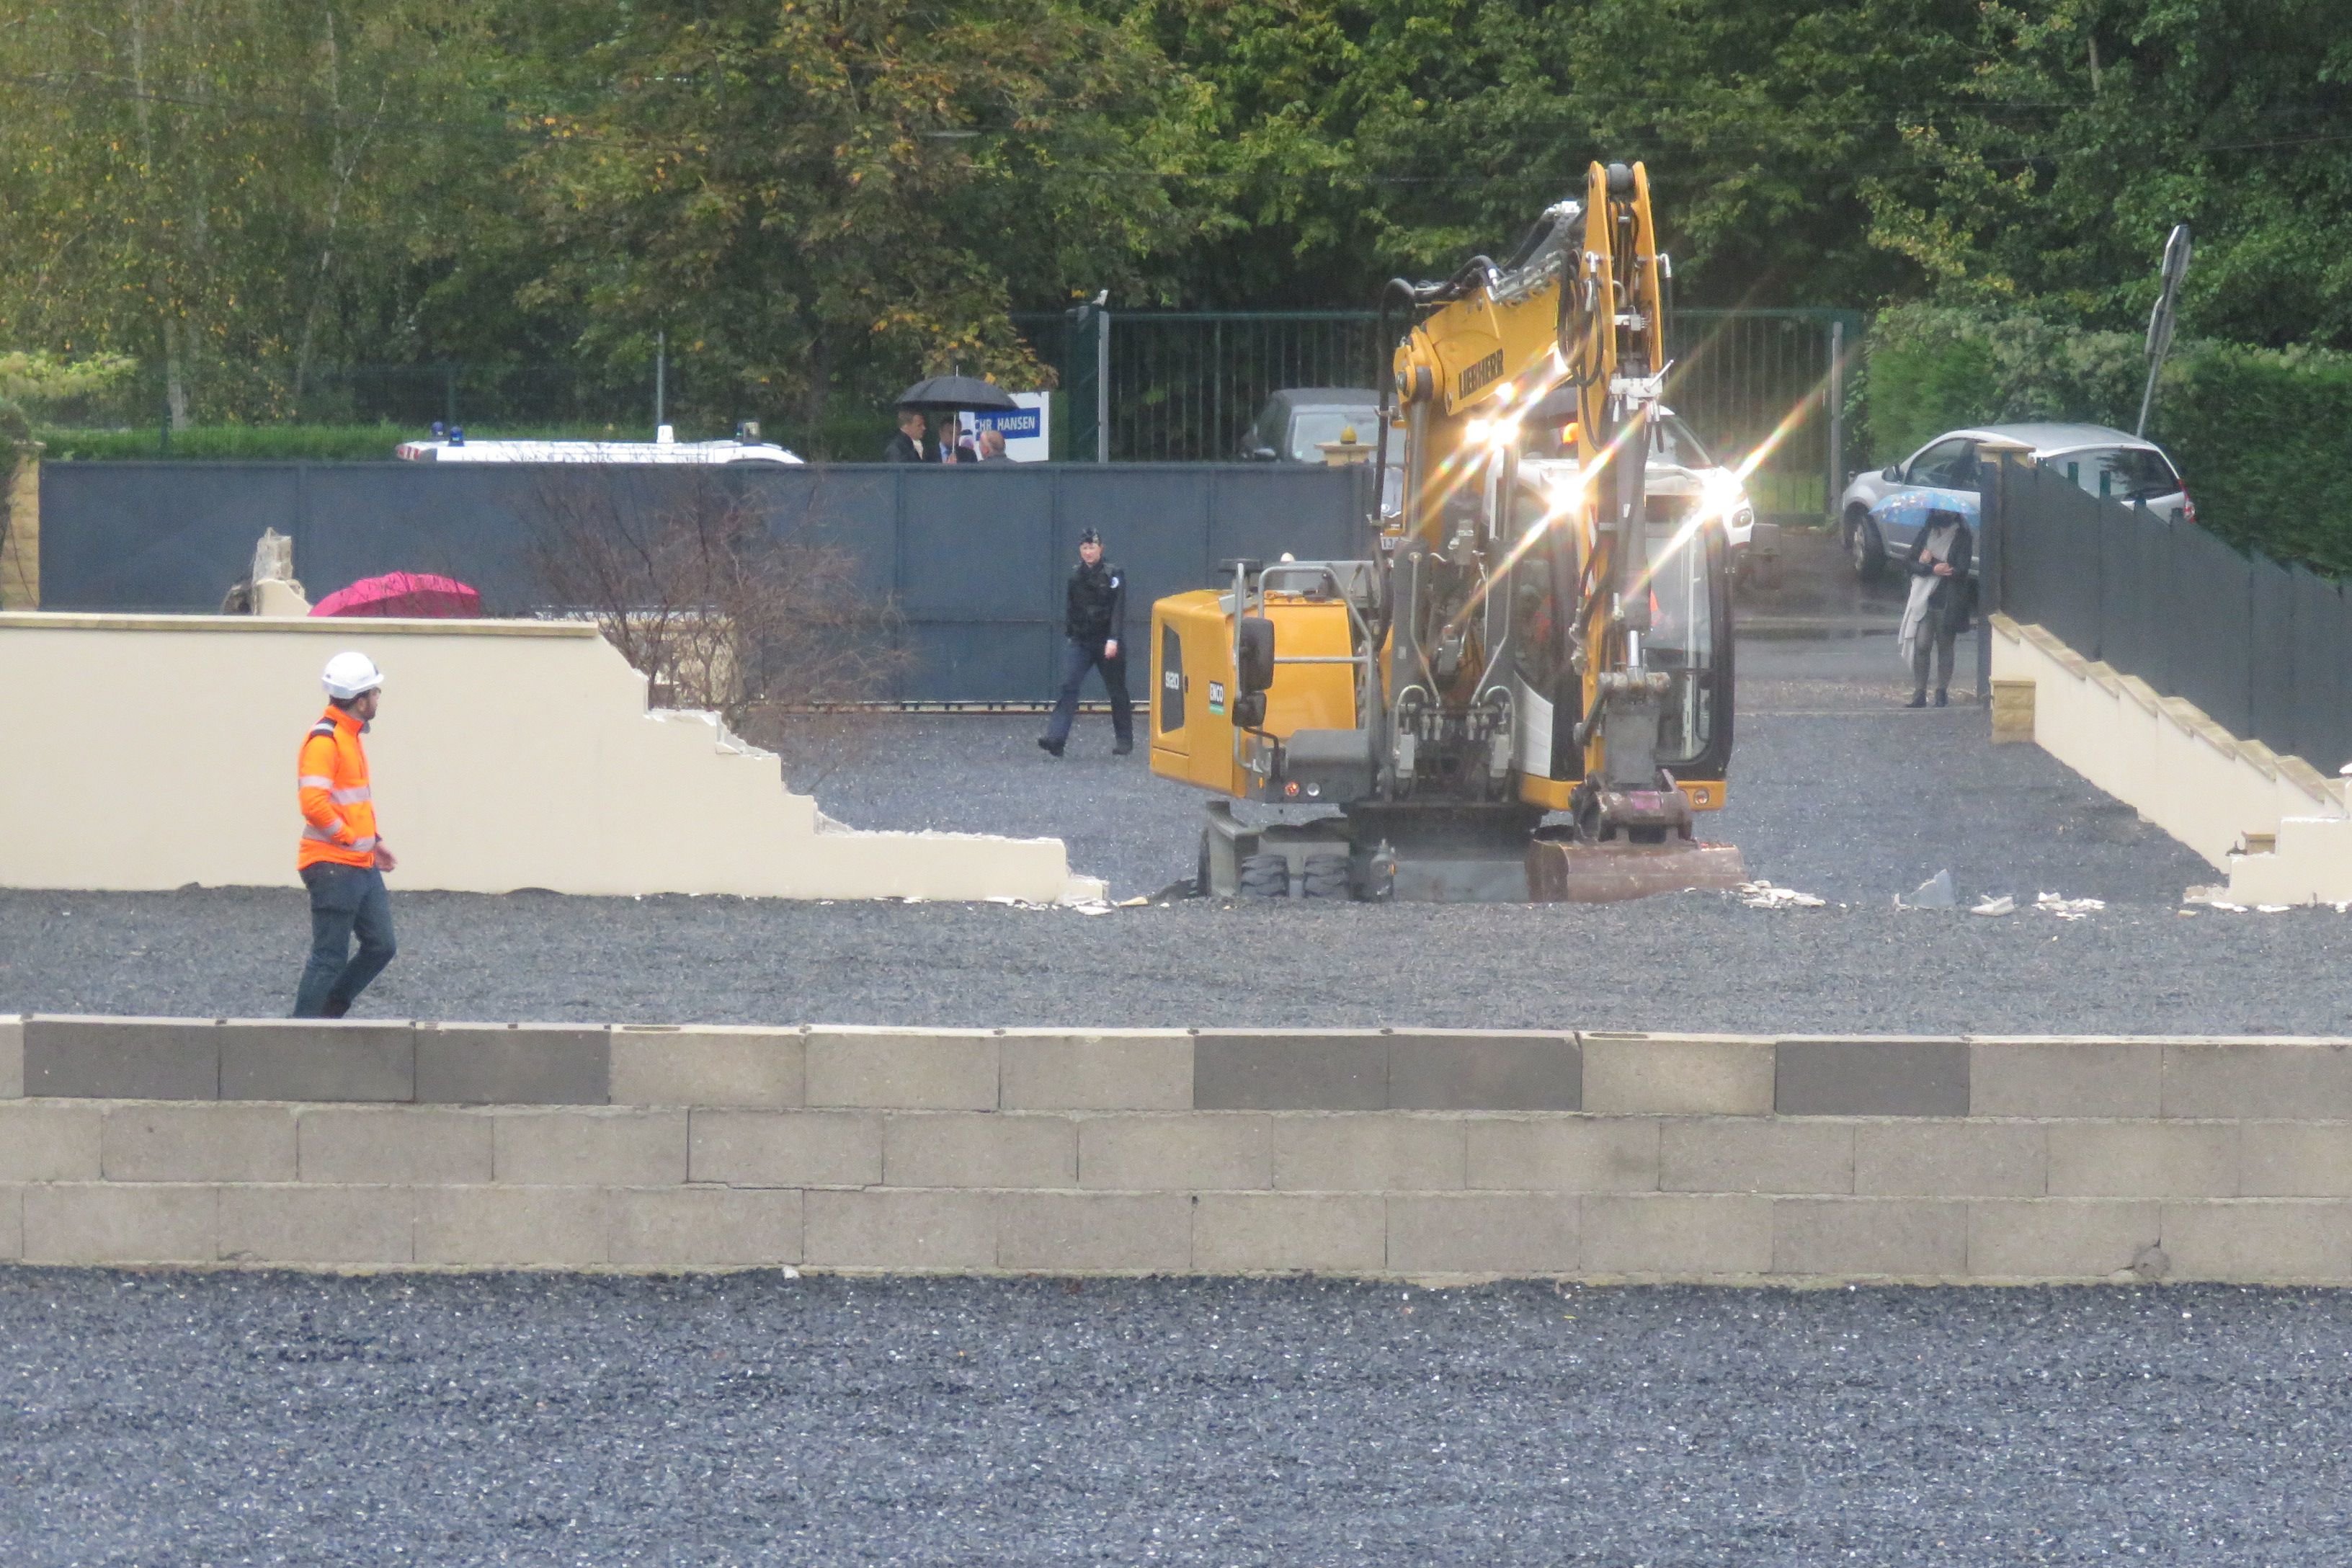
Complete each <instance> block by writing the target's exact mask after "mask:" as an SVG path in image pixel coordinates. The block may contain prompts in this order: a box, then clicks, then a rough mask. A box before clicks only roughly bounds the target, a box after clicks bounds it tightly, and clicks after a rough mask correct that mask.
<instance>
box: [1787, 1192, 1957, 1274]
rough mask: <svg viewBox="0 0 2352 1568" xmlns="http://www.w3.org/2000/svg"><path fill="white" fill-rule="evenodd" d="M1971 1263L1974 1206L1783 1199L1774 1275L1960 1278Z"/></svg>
mask: <svg viewBox="0 0 2352 1568" xmlns="http://www.w3.org/2000/svg"><path fill="white" fill-rule="evenodd" d="M1968 1267H1969V1205H1966V1204H1960V1203H1931V1202H1927V1201H1926V1200H1923V1199H1917V1198H1780V1199H1779V1200H1777V1201H1776V1202H1774V1204H1773V1205H1772V1272H1773V1273H1775V1274H1788V1275H1804V1276H1811V1277H1815V1278H1823V1279H1957V1278H1958V1277H1959V1276H1961V1275H1964V1274H1966V1273H1967V1272H1968Z"/></svg>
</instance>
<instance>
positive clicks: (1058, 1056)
mask: <svg viewBox="0 0 2352 1568" xmlns="http://www.w3.org/2000/svg"><path fill="white" fill-rule="evenodd" d="M1000 1049H1001V1050H1002V1052H1003V1090H1002V1094H1003V1098H1002V1100H1001V1101H1000V1103H1001V1104H1002V1106H1003V1109H1004V1110H1192V1035H1191V1034H1190V1033H1189V1032H1188V1031H1185V1030H1182V1029H1130V1030H1103V1031H1099V1032H1092V1033H1082V1032H1077V1031H1068V1032H1065V1031H1060V1030H1045V1029H1039V1030H1023V1029H1008V1030H1006V1031H1005V1034H1004V1037H1003V1041H1002V1042H1001V1045H1000Z"/></svg>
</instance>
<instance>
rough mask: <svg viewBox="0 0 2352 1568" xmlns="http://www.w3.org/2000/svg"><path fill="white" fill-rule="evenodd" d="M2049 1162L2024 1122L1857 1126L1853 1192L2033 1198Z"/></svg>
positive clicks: (2041, 1189)
mask: <svg viewBox="0 0 2352 1568" xmlns="http://www.w3.org/2000/svg"><path fill="white" fill-rule="evenodd" d="M2048 1179H2049V1158H2048V1151H2047V1149H2046V1148H2045V1147H2044V1144H2043V1141H2042V1127H2041V1126H2040V1124H2039V1123H2035V1122H2030V1121H1895V1122H1887V1121H1865V1122H1863V1123H1861V1124H1860V1125H1858V1126H1856V1127H1855V1128H1854V1130H1853V1190H1854V1191H1855V1192H1856V1193H1859V1194H1864V1196H1868V1197H1953V1198H2038V1197H2041V1196H2042V1194H2044V1193H2045V1192H2047V1191H2048V1190H2049V1188H2048Z"/></svg>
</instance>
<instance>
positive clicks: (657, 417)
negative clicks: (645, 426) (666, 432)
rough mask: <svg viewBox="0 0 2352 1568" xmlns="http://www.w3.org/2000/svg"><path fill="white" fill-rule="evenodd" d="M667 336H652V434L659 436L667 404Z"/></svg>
mask: <svg viewBox="0 0 2352 1568" xmlns="http://www.w3.org/2000/svg"><path fill="white" fill-rule="evenodd" d="M668 402H669V334H668V333H667V332H659V331H657V332H656V333H655V334H654V433H655V434H656V435H659V434H660V433H661V427H662V417H663V415H664V413H665V412H666V410H667V406H668Z"/></svg>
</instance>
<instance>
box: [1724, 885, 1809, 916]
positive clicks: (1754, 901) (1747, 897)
mask: <svg viewBox="0 0 2352 1568" xmlns="http://www.w3.org/2000/svg"><path fill="white" fill-rule="evenodd" d="M1739 901H1740V902H1741V903H1743V904H1746V905H1747V906H1748V908H1749V909H1751V910H1818V909H1820V908H1822V906H1823V905H1825V904H1826V903H1828V901H1829V900H1826V899H1817V898H1815V897H1814V896H1813V895H1812V894H1811V893H1801V892H1799V891H1797V889H1794V888H1776V887H1774V886H1773V885H1772V884H1771V883H1769V882H1742V883H1740V884H1739Z"/></svg>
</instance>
